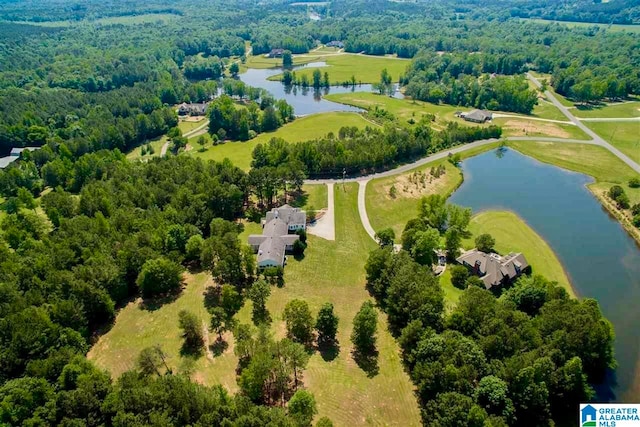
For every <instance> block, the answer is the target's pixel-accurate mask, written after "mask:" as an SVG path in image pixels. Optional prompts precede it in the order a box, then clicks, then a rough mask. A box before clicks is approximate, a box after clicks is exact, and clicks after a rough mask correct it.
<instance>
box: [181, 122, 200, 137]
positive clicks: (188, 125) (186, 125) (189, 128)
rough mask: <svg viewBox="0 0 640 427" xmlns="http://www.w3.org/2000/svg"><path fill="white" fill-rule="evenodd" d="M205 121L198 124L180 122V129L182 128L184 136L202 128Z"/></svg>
mask: <svg viewBox="0 0 640 427" xmlns="http://www.w3.org/2000/svg"><path fill="white" fill-rule="evenodd" d="M204 121H205V119H201V120H198V121H197V122H193V121H186V120H180V122H179V123H178V127H179V128H180V130H181V131H182V134H183V135H184V134H185V133H187V132H190V131H192V130H194V129H197V128H199V127H200V126H202V125H203V124H204Z"/></svg>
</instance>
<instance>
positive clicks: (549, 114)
mask: <svg viewBox="0 0 640 427" xmlns="http://www.w3.org/2000/svg"><path fill="white" fill-rule="evenodd" d="M531 115H532V116H533V117H538V118H541V119H551V120H569V119H567V116H565V115H564V114H562V111H560V110H559V109H558V107H556V106H555V105H553V104H552V103H551V102H549V101H546V100H542V99H538V103H537V104H536V105H535V106H534V107H533V113H532V114H531ZM525 117H526V116H525Z"/></svg>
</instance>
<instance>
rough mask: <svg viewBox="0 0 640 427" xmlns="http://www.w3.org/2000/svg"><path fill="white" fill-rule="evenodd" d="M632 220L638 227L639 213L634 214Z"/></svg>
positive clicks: (639, 224)
mask: <svg viewBox="0 0 640 427" xmlns="http://www.w3.org/2000/svg"><path fill="white" fill-rule="evenodd" d="M632 222H633V225H635V226H636V227H638V228H640V214H638V215H636V216H634V217H633V220H632Z"/></svg>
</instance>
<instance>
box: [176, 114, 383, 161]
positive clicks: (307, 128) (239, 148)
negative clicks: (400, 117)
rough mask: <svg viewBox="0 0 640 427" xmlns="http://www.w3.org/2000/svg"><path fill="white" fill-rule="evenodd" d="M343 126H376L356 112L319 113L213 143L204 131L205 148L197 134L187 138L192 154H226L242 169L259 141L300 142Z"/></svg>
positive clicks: (218, 157)
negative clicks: (249, 136) (247, 136)
mask: <svg viewBox="0 0 640 427" xmlns="http://www.w3.org/2000/svg"><path fill="white" fill-rule="evenodd" d="M343 126H356V127H358V128H365V127H366V126H377V125H375V124H373V123H371V122H369V121H367V120H366V119H365V118H363V117H362V116H361V115H360V114H357V113H345V112H334V113H321V114H313V115H310V116H305V117H301V118H298V119H296V120H294V121H293V122H291V123H288V124H286V125H284V126H282V127H281V128H279V129H278V130H276V131H274V132H267V133H262V134H260V135H258V136H257V137H255V138H253V139H251V140H249V141H245V142H226V143H224V144H219V145H215V146H214V145H212V144H211V138H210V137H209V135H208V134H205V135H204V136H205V138H206V140H207V145H205V147H206V149H207V150H206V151H204V152H201V151H199V150H198V148H199V146H198V145H197V144H196V140H197V137H194V138H191V139H190V140H189V143H190V145H192V146H193V149H192V150H191V151H189V153H191V154H192V155H193V156H195V157H199V158H201V159H204V160H217V161H221V160H224V159H225V158H228V159H229V160H231V161H232V162H233V164H234V165H236V166H238V167H239V168H241V169H244V170H249V168H250V166H251V153H253V149H254V148H255V146H256V145H258V144H259V143H262V144H266V143H267V142H269V141H270V140H271V139H272V138H282V139H284V140H285V141H287V142H301V141H307V140H310V139H314V138H320V137H323V136H325V135H326V134H328V133H329V132H333V133H334V134H337V133H338V131H339V130H340V128H341V127H343Z"/></svg>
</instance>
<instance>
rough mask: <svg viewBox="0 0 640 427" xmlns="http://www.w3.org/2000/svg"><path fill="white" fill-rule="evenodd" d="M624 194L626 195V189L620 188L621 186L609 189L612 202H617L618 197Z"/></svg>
mask: <svg viewBox="0 0 640 427" xmlns="http://www.w3.org/2000/svg"><path fill="white" fill-rule="evenodd" d="M622 194H624V188H622V187H620V186H619V185H614V186H613V187H611V188H610V189H609V197H611V199H612V200H616V201H617V199H618V197H619V196H621V195H622Z"/></svg>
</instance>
